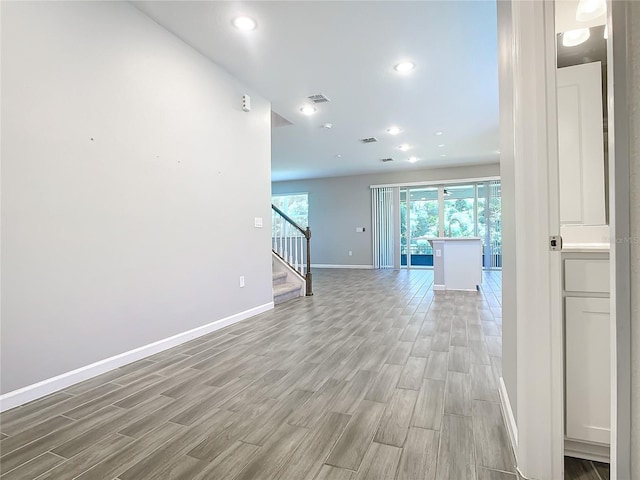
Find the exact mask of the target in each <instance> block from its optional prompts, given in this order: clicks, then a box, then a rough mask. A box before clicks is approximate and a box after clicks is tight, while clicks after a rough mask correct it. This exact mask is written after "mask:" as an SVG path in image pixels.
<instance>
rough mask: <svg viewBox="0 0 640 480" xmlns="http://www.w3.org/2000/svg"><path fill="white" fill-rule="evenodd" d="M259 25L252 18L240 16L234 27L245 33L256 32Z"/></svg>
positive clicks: (234, 20)
mask: <svg viewBox="0 0 640 480" xmlns="http://www.w3.org/2000/svg"><path fill="white" fill-rule="evenodd" d="M257 25H258V24H257V23H256V21H255V20H254V19H253V18H251V17H245V16H240V17H236V18H234V19H233V26H234V27H236V28H237V29H238V30H242V31H243V32H250V31H251V30H255V28H256V26H257Z"/></svg>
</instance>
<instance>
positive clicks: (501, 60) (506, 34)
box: [498, 2, 518, 418]
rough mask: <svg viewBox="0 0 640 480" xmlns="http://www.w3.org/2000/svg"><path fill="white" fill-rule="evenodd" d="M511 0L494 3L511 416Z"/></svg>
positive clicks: (514, 394)
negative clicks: (496, 10)
mask: <svg viewBox="0 0 640 480" xmlns="http://www.w3.org/2000/svg"><path fill="white" fill-rule="evenodd" d="M511 16H512V12H511V2H498V49H499V51H498V74H499V80H500V175H501V195H502V379H503V381H504V384H505V388H506V390H507V394H508V395H509V402H510V405H511V409H512V410H513V414H514V416H516V418H517V414H518V389H517V366H518V357H517V340H518V335H517V333H518V332H517V322H516V310H517V304H516V287H517V284H516V249H517V243H516V191H515V188H516V176H515V151H514V148H515V146H514V114H513V108H514V106H513V99H514V92H513V88H514V86H513V82H514V80H513V76H514V72H513V61H512V59H511V55H512V44H511V39H512V38H513V26H512V20H511Z"/></svg>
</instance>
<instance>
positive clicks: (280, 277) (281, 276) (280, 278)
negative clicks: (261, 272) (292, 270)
mask: <svg viewBox="0 0 640 480" xmlns="http://www.w3.org/2000/svg"><path fill="white" fill-rule="evenodd" d="M272 276H273V284H274V285H282V284H283V283H285V282H286V281H287V272H273V275H272Z"/></svg>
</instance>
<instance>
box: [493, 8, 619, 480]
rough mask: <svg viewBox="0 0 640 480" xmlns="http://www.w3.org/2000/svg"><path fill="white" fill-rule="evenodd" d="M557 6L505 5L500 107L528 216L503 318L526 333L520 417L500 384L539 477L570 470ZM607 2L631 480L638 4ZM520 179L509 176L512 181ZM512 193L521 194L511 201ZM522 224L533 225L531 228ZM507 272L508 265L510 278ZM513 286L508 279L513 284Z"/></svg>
mask: <svg viewBox="0 0 640 480" xmlns="http://www.w3.org/2000/svg"><path fill="white" fill-rule="evenodd" d="M554 5H555V4H554V1H553V0H546V1H544V2H518V1H514V0H509V1H507V2H498V22H499V25H498V30H499V32H500V33H499V53H500V63H501V65H500V68H501V74H500V75H501V76H500V79H501V85H500V88H501V95H500V96H501V103H502V100H503V99H504V98H505V97H504V96H506V97H507V98H508V99H509V101H510V103H509V104H508V105H506V106H504V105H501V107H500V108H501V156H502V157H505V156H506V158H507V159H509V157H511V158H510V161H511V162H512V164H509V162H506V163H505V164H504V166H505V168H504V169H503V161H502V159H501V176H502V186H503V199H506V201H509V200H513V201H514V202H515V207H514V211H515V216H516V217H517V218H518V219H520V222H515V225H514V227H515V230H516V232H515V234H514V238H515V239H516V242H514V243H516V245H513V247H514V250H515V254H514V258H515V259H516V261H517V270H516V274H515V276H514V278H513V279H512V280H513V282H514V287H513V296H514V297H515V305H516V307H515V308H514V310H513V311H512V312H508V311H507V309H506V308H505V311H504V313H503V316H504V319H503V322H509V321H513V322H514V325H515V328H516V329H517V330H516V339H517V345H516V352H515V353H516V355H515V360H516V361H515V364H516V367H515V371H516V373H517V375H516V378H515V382H514V383H515V384H516V389H515V390H516V392H513V386H512V392H513V395H514V396H515V397H516V398H517V413H516V414H515V415H513V417H510V416H509V414H510V413H512V409H511V408H510V403H509V393H510V392H509V391H507V389H506V388H501V402H502V403H503V412H504V413H505V421H506V423H507V429H508V431H509V434H510V439H511V441H512V444H513V447H514V452H515V454H516V462H517V466H518V470H519V472H520V473H521V474H522V475H523V476H524V477H525V478H536V479H540V480H542V479H558V478H563V474H564V465H563V460H564V459H563V456H564V412H563V411H564V391H563V388H564V368H563V354H564V346H563V332H562V298H561V297H562V295H561V292H562V289H561V288H562V285H561V282H560V280H561V268H560V267H561V259H560V253H559V252H549V250H548V247H547V241H548V237H547V234H548V235H554V234H557V235H559V233H560V232H559V208H558V200H559V194H558V193H559V192H558V187H559V185H558V170H557V161H558V158H557V155H558V150H557V143H558V141H557V111H556V98H555V95H556V94H555V91H556V90H555V89H556V78H555V61H556V51H555V12H554V10H555V9H554ZM607 6H608V18H607V24H608V29H609V42H608V44H607V55H608V65H609V68H608V69H607V75H608V91H607V102H608V106H609V117H608V118H609V150H608V152H609V182H610V183H609V192H610V193H609V199H610V205H609V214H610V229H611V251H610V278H611V333H612V334H611V369H612V375H611V478H612V479H614V480H615V479H620V480H623V479H628V478H631V426H630V424H631V422H630V420H631V335H630V322H631V292H630V285H631V273H630V251H631V249H630V242H629V238H630V211H629V208H630V184H629V178H630V176H629V172H630V165H629V153H630V152H629V139H630V132H629V129H628V122H629V110H628V91H629V88H630V85H628V74H629V72H628V68H629V66H628V62H627V59H628V57H627V54H628V52H627V41H628V37H629V30H628V25H627V21H628V18H629V15H628V8H629V5H628V3H627V2H617V1H613V0H607ZM505 79H507V83H508V85H506V86H505V85H504V84H503V81H504V80H505ZM505 119H506V121H505ZM505 125H507V126H508V127H509V128H508V129H507V130H508V131H507V132H506V133H505V132H503V131H502V130H503V128H504V127H505ZM505 174H506V176H509V175H510V176H511V177H512V178H511V180H512V181H513V192H509V189H510V188H511V186H509V185H507V186H506V188H505ZM511 180H509V179H507V183H508V182H509V181H511ZM537 187H538V188H540V190H539V191H536V188H537ZM505 190H507V192H509V193H511V194H512V196H513V198H507V197H506V196H505ZM525 199H526V200H528V203H525ZM532 206H533V207H532ZM503 215H504V211H503ZM523 218H528V219H532V218H533V221H530V222H523V221H522V220H521V219H523ZM503 227H504V221H503ZM505 242H506V239H504V237H503V244H504V243H505ZM523 250H524V251H526V253H527V254H528V255H529V256H532V257H536V258H537V260H538V261H539V263H541V264H542V267H541V268H540V267H536V266H535V265H533V264H531V263H527V261H526V258H523V255H522V254H523ZM545 259H546V260H547V261H544V260H545ZM504 272H505V271H504V269H503V275H504ZM510 280H511V279H509V278H507V279H505V281H504V283H505V285H506V284H508V282H509V281H510ZM545 284H546V285H549V289H548V290H546V289H539V286H540V285H545ZM536 288H538V290H536ZM504 307H505V303H504V302H503V308H504ZM529 308H530V309H529ZM545 312H546V315H545ZM510 315H513V318H512V319H509V316H510ZM534 317H537V319H536V318H534ZM541 319H542V321H540V320H541ZM505 351H506V349H505ZM502 385H504V383H503V384H502Z"/></svg>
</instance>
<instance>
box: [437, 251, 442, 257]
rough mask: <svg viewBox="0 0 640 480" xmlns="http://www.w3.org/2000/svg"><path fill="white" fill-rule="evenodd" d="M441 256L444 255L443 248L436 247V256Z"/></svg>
mask: <svg viewBox="0 0 640 480" xmlns="http://www.w3.org/2000/svg"><path fill="white" fill-rule="evenodd" d="M441 256H442V250H438V249H436V257H441Z"/></svg>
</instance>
